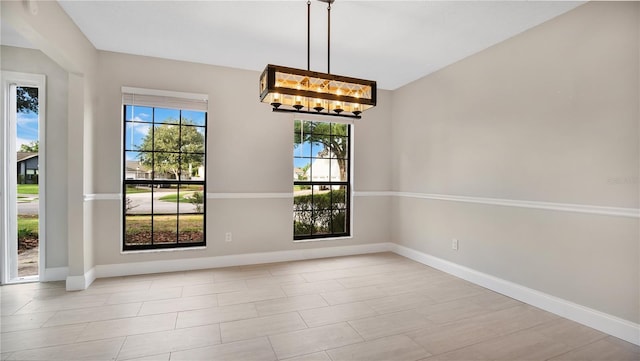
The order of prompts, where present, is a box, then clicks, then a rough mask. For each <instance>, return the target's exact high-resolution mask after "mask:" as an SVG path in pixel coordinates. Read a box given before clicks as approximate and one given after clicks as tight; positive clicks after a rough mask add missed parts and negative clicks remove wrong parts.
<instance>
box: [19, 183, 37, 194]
mask: <svg viewBox="0 0 640 361" xmlns="http://www.w3.org/2000/svg"><path fill="white" fill-rule="evenodd" d="M38 193H39V186H38V184H18V194H38Z"/></svg>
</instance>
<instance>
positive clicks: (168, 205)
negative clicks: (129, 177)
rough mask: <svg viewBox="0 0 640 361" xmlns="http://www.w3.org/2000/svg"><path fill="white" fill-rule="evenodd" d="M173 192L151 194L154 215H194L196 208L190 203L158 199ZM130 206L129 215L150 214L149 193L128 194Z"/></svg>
mask: <svg viewBox="0 0 640 361" xmlns="http://www.w3.org/2000/svg"><path fill="white" fill-rule="evenodd" d="M171 193H173V192H171V191H170V192H153V199H154V202H153V212H154V213H195V212H196V206H194V205H193V204H191V203H177V202H164V201H160V200H158V198H160V197H163V196H166V195H167V194H171ZM127 198H129V199H131V205H132V206H133V207H134V208H132V209H131V210H130V211H129V214H149V213H151V193H134V194H129V195H128V196H127Z"/></svg>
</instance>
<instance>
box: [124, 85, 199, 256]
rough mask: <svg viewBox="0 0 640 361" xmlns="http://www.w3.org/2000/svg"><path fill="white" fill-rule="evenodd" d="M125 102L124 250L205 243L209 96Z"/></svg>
mask: <svg viewBox="0 0 640 361" xmlns="http://www.w3.org/2000/svg"><path fill="white" fill-rule="evenodd" d="M123 90H124V89H123ZM179 94H181V93H179ZM123 103H124V105H123V123H124V132H123V134H124V147H123V164H122V167H123V171H122V174H123V179H122V182H123V190H124V191H123V193H124V197H123V202H122V207H123V225H124V227H123V250H143V249H157V248H178V247H194V246H204V245H205V244H206V242H205V240H206V238H205V188H206V187H205V166H206V144H207V142H206V134H207V112H206V101H205V102H203V104H199V105H197V106H193V105H194V104H195V103H197V102H195V103H194V104H191V103H192V102H191V101H190V100H189V99H184V100H183V99H180V98H171V97H166V96H157V95H151V96H149V95H146V96H145V95H138V94H135V93H132V94H129V93H125V94H124V97H123ZM194 108H195V110H194Z"/></svg>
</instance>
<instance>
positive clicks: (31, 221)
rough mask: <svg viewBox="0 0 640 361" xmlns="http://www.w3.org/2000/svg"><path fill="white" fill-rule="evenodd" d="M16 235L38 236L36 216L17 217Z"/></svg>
mask: <svg viewBox="0 0 640 361" xmlns="http://www.w3.org/2000/svg"><path fill="white" fill-rule="evenodd" d="M18 233H21V234H33V235H37V234H38V216H18Z"/></svg>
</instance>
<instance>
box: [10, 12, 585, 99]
mask: <svg viewBox="0 0 640 361" xmlns="http://www.w3.org/2000/svg"><path fill="white" fill-rule="evenodd" d="M59 3H60V5H61V6H62V8H63V9H64V10H65V11H66V12H67V14H69V16H70V17H71V19H73V21H74V22H75V23H76V24H77V25H78V27H79V28H80V30H81V31H82V32H83V33H84V34H85V35H86V36H87V38H88V39H89V40H90V41H91V42H92V43H93V45H94V46H95V47H96V48H97V49H100V50H108V51H115V52H122V53H130V54H138V55H147V56H154V57H161V58H168V59H177V60H185V61H192V62H198V63H205V64H214V65H222V66H229V67H234V68H241V69H250V70H258V71H261V70H262V69H264V67H265V65H266V64H277V65H284V66H291V67H297V68H306V66H307V59H306V55H307V53H306V47H307V32H306V29H307V19H306V15H307V9H306V8H307V5H306V1H305V0H296V1H193V2H192V1H188V2H187V1H59ZM582 3H584V2H569V1H464V2H463V1H348V0H338V1H336V2H335V3H334V4H333V5H332V9H331V72H332V73H334V74H339V75H347V76H352V77H359V78H365V79H371V80H376V81H377V82H378V87H380V88H382V89H396V88H398V87H400V86H402V85H404V84H407V83H409V82H411V81H413V80H416V79H418V78H420V77H422V76H424V75H427V74H429V73H431V72H434V71H436V70H438V69H441V68H443V67H445V66H447V65H449V64H451V63H454V62H456V61H458V60H460V59H463V58H465V57H467V56H469V55H472V54H474V53H476V52H478V51H481V50H483V49H486V48H487V47H490V46H492V45H494V44H497V43H499V42H501V41H503V40H506V39H508V38H510V37H512V36H514V35H516V34H518V33H520V32H523V31H525V30H527V29H529V28H531V27H533V26H536V25H538V24H541V23H543V22H545V21H547V20H549V19H551V18H553V17H555V16H558V15H560V14H562V13H564V12H566V11H569V10H571V9H573V8H575V7H576V6H578V5H580V4H582ZM326 7H327V5H326V4H325V3H323V2H320V1H316V0H313V1H312V6H311V42H312V44H311V70H315V71H321V72H326V70H327V34H326V32H327V24H326V22H327V11H326ZM20 41H21V40H20V36H19V34H16V33H15V32H14V31H12V30H11V29H7V28H6V26H5V25H4V24H3V28H2V43H3V44H8V43H9V42H13V44H11V45H19V42H20ZM22 41H24V40H22ZM16 42H18V44H15V43H16Z"/></svg>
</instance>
